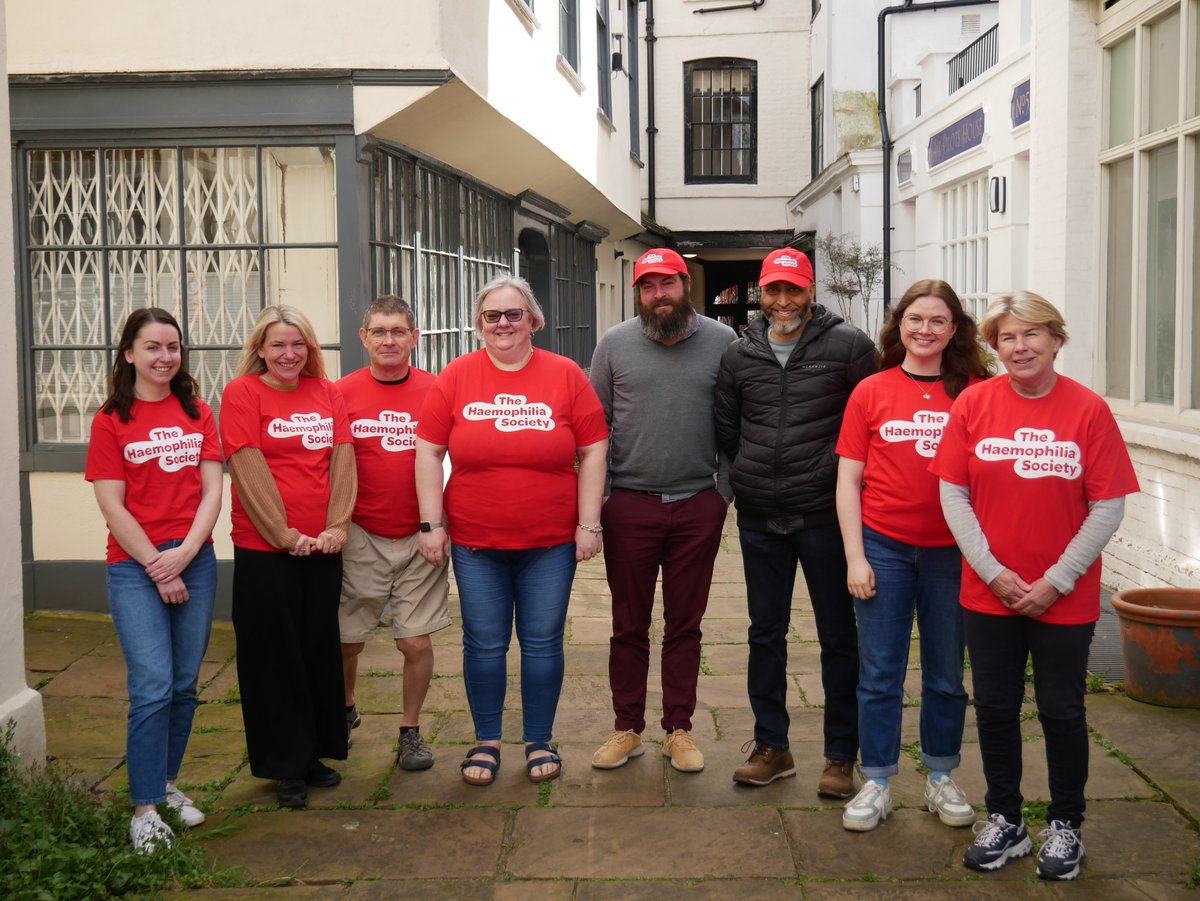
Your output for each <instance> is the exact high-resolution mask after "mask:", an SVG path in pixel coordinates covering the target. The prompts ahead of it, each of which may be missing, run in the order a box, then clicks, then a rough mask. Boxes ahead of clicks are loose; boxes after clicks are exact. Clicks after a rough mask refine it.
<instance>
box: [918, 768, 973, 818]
mask: <svg viewBox="0 0 1200 901" xmlns="http://www.w3.org/2000/svg"><path fill="white" fill-rule="evenodd" d="M925 808H926V809H927V810H928V811H929V812H930V813H936V814H937V815H938V819H940V820H941V821H942V822H943V823H945V824H946V825H947V826H971V825H973V824H974V823H975V808H974V807H972V806H971V805H970V804H968V803H967V799H966V796H965V795H963V793H962V789H960V788H959V787H958V786H957V785H955V784H954V780H953V779H951V778H950V777H949V776H945V777H943V778H942V779H941V780H939V781H938V782H934V781H933V780H932V779H926V780H925Z"/></svg>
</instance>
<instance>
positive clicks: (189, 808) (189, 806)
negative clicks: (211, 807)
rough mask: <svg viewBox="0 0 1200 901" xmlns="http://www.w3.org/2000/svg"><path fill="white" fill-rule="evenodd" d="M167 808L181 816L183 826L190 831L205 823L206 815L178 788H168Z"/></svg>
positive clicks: (170, 786)
mask: <svg viewBox="0 0 1200 901" xmlns="http://www.w3.org/2000/svg"><path fill="white" fill-rule="evenodd" d="M167 806H168V807H170V808H171V809H172V810H174V811H175V812H176V813H178V814H179V819H181V820H183V825H185V826H187V827H188V828H189V829H190V828H191V827H193V826H199V825H200V824H201V823H203V822H204V814H203V813H201V812H200V810H199V809H198V808H197V807H196V804H195V802H193V801H192V799H191V798H189V797H188V796H187V795H185V794H184V793H183V792H181V791H180V790H179V788H178V787H177V786H174V785H168V786H167Z"/></svg>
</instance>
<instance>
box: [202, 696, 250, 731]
mask: <svg viewBox="0 0 1200 901" xmlns="http://www.w3.org/2000/svg"><path fill="white" fill-rule="evenodd" d="M201 730H221V731H224V732H241V731H243V723H242V705H241V704H217V703H215V702H214V703H209V704H204V703H201V704H197V705H196V718H195V719H194V720H193V721H192V731H193V733H195V732H197V731H201Z"/></svg>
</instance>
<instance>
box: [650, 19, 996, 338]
mask: <svg viewBox="0 0 1200 901" xmlns="http://www.w3.org/2000/svg"><path fill="white" fill-rule="evenodd" d="M650 2H653V0H650ZM998 2H999V0H937V2H935V3H922V4H920V5H916V4H914V3H913V0H904V3H903V4H902V5H900V6H888V7H885V8H884V9H881V10H880V11H879V19H878V22H879V33H878V37H877V38H876V45H875V47H876V55H877V60H876V70H877V71H878V72H879V85H878V88H877V90H876V101H877V103H878V106H879V137H880V140H881V141H882V143H883V258H884V260H885V261H889V262H890V261H891V259H892V147H893V146H894V145H893V143H892V136H891V134H890V132H889V131H888V122H887V78H886V72H885V71H884V66H885V65H886V62H887V49H886V33H887V32H886V29H885V27H884V26H885V23H886V21H887V17H888V16H890V15H892V14H893V13H917V12H924V11H926V10H930V11H932V10H937V9H953V8H954V7H958V6H987V5H989V4H992V3H998ZM891 305H892V269H891V267H890V266H884V267H883V312H884V313H885V314H886V313H887V311H888V309H890V307H891Z"/></svg>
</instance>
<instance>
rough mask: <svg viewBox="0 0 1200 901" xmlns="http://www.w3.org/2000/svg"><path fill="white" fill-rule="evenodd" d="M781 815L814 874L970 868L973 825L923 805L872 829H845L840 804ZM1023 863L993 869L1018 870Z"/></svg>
mask: <svg viewBox="0 0 1200 901" xmlns="http://www.w3.org/2000/svg"><path fill="white" fill-rule="evenodd" d="M783 817H784V822H785V823H786V825H787V830H788V836H789V837H790V838H791V840H792V844H793V846H794V847H795V848H796V849H797V853H798V855H799V858H800V868H801V871H802V872H803V873H804V875H806V876H808V877H810V878H816V879H863V878H864V877H871V876H874V877H882V878H885V879H927V878H934V877H941V876H954V875H958V874H961V873H965V872H967V871H966V869H965V868H964V867H963V866H962V864H961V860H962V855H963V852H964V851H965V850H966V849H967V847H968V846H969V845H970V844H971V841H972V835H971V831H970V830H969V829H949V828H947V827H946V826H943V825H942V824H941V823H940V822H939V821H938V820H937V819H936V818H935V817H931V816H929V815H927V814H926V813H924V812H923V811H917V810H896V811H893V813H892V815H891V816H890V817H888V819H887V820H885V821H884V822H883V823H881V824H880V825H879V827H878V828H877V829H874V830H873V831H871V832H848V831H846V830H845V829H843V828H842V814H841V811H840V810H829V811H820V812H809V811H785V812H784V815H783ZM1019 863H1021V861H1015V862H1014V863H1012V864H1010V865H1009V866H1008V867H1005V869H1004V870H1002V871H1001V872H1000V873H997V874H994V875H997V876H1000V875H1006V874H1010V873H1015V872H1016V865H1017V864H1019ZM956 869H957V871H958V874H956V873H955V872H954V871H955V870H956ZM1031 874H1032V870H1030V871H1029V873H1025V874H1023V875H1024V876H1028V875H1031Z"/></svg>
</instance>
